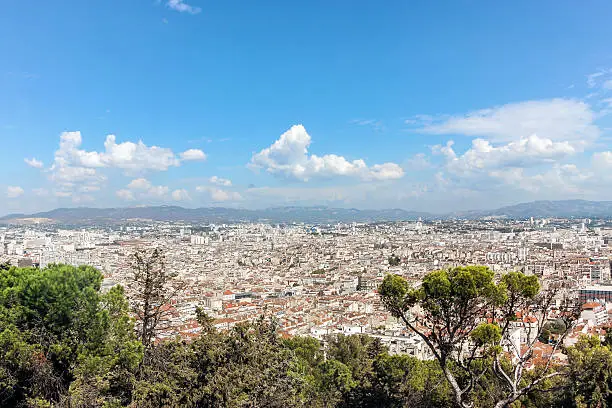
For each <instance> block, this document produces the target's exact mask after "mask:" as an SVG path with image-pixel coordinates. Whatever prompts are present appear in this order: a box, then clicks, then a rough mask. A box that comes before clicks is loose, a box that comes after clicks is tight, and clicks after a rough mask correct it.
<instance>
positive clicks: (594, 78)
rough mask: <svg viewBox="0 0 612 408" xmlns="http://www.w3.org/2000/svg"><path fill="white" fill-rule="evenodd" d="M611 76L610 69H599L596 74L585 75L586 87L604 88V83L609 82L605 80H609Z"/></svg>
mask: <svg viewBox="0 0 612 408" xmlns="http://www.w3.org/2000/svg"><path fill="white" fill-rule="evenodd" d="M611 74H612V69H600V70H599V71H597V72H594V73H592V74H589V75H587V86H588V87H589V88H595V87H598V86H599V85H602V83H603V87H604V88H605V83H606V82H609V80H607V79H606V78H609V77H610V75H611Z"/></svg>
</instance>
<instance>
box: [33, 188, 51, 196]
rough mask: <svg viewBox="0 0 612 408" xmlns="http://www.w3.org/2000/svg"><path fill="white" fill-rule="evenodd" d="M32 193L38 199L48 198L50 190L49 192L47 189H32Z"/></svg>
mask: <svg viewBox="0 0 612 408" xmlns="http://www.w3.org/2000/svg"><path fill="white" fill-rule="evenodd" d="M32 192H33V193H34V195H35V196H38V197H46V196H48V195H49V190H47V189H46V188H34V189H32Z"/></svg>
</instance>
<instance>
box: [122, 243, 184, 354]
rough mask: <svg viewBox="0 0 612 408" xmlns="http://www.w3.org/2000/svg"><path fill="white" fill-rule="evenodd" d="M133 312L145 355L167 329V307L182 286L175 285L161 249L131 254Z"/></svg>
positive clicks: (130, 286)
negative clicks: (157, 336)
mask: <svg viewBox="0 0 612 408" xmlns="http://www.w3.org/2000/svg"><path fill="white" fill-rule="evenodd" d="M131 267H132V273H133V275H132V276H133V282H132V283H131V284H130V285H128V287H129V288H130V289H131V291H132V292H133V293H132V300H133V304H134V307H133V312H134V313H135V314H136V316H137V318H138V326H137V330H138V338H139V339H140V341H141V342H142V344H143V346H144V347H145V356H146V352H147V351H148V349H149V348H150V347H151V343H152V341H153V339H154V338H155V334H156V333H157V331H158V330H160V329H162V328H164V327H162V326H160V324H163V323H164V319H165V317H166V315H167V312H166V309H165V308H166V307H167V305H168V303H169V301H170V299H172V298H173V297H174V296H175V295H176V294H177V292H178V291H179V290H180V289H181V287H180V286H178V285H177V286H175V287H172V286H171V282H170V281H171V277H170V275H169V274H168V270H167V268H166V261H165V257H164V255H163V254H162V252H161V251H160V250H159V249H158V248H154V249H153V250H150V251H147V250H138V251H136V252H135V253H134V254H133V255H132V257H131Z"/></svg>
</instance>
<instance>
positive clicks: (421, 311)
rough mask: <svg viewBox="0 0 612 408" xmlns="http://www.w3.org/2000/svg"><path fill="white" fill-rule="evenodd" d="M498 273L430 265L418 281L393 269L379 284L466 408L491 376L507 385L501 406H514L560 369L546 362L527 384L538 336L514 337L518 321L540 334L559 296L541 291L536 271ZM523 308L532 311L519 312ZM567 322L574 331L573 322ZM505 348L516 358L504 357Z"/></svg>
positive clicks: (387, 301) (385, 300) (390, 305)
mask: <svg viewBox="0 0 612 408" xmlns="http://www.w3.org/2000/svg"><path fill="white" fill-rule="evenodd" d="M494 278H495V277H494V273H493V271H491V270H490V269H489V268H487V267H484V266H466V267H456V268H451V269H446V270H439V271H433V272H430V273H428V274H427V275H426V276H425V277H424V278H423V281H422V284H421V285H420V286H419V287H416V288H413V287H410V285H409V284H408V282H407V281H406V280H405V279H403V278H402V277H400V276H397V275H387V276H386V277H385V279H384V280H383V283H382V284H381V286H380V288H379V293H380V295H381V299H382V302H383V304H384V305H385V307H386V308H387V310H389V312H391V314H392V315H393V316H395V317H397V318H399V319H400V320H401V321H402V322H403V323H404V324H405V325H406V326H407V328H408V329H410V330H411V331H413V332H415V333H416V334H418V335H419V336H420V337H421V338H422V339H423V341H424V342H425V343H426V344H427V346H428V347H429V349H430V350H431V352H432V353H433V355H434V357H435V359H436V360H437V362H438V363H439V365H440V368H441V369H442V373H443V374H444V376H445V378H446V380H447V381H448V383H449V385H450V386H451V389H452V391H453V393H454V396H455V403H456V404H457V405H458V406H460V407H465V408H470V407H473V406H474V404H475V402H476V401H477V394H478V389H479V388H482V384H483V381H484V380H485V379H487V378H488V377H489V378H490V376H491V375H494V376H496V377H497V379H498V380H500V384H499V386H500V389H501V390H503V389H504V388H505V393H501V394H500V396H499V397H498V398H497V402H496V404H495V405H496V406H498V407H505V406H509V405H510V404H512V403H513V402H514V401H517V400H518V399H520V398H521V397H522V396H523V395H525V394H527V393H529V392H530V391H531V390H532V389H533V388H535V387H538V386H541V385H543V384H544V383H545V380H546V379H548V378H549V377H552V376H554V375H557V373H555V372H549V370H548V369H549V368H552V367H550V366H549V365H548V364H547V365H546V369H544V370H543V372H541V373H540V377H538V378H536V379H534V380H533V381H531V382H530V383H529V384H527V385H526V384H525V381H524V380H523V375H524V367H525V366H526V364H527V363H528V362H529V361H530V360H531V359H532V357H533V353H532V350H533V347H534V344H535V342H533V341H530V342H529V343H528V344H527V345H526V346H527V351H524V350H521V347H518V346H517V345H516V344H515V343H513V342H512V341H511V337H510V336H511V331H512V330H513V329H514V326H516V325H519V326H520V327H523V328H525V329H526V330H527V331H528V332H530V331H532V330H533V331H534V333H535V334H539V333H541V331H542V327H543V325H544V320H545V317H546V313H545V312H546V311H547V309H548V307H549V306H550V305H551V301H552V298H553V296H546V295H542V296H539V292H540V285H539V283H538V280H537V278H536V277H535V276H528V275H524V274H523V273H520V272H510V273H507V274H505V275H503V276H502V277H501V279H499V281H497V282H496V281H495V279H494ZM415 306H418V308H415ZM413 310H416V313H413ZM523 315H524V316H527V318H526V319H521V320H518V319H517V316H523ZM534 316H537V317H534ZM532 319H533V324H532ZM564 327H565V333H567V331H568V330H569V328H570V324H569V322H568V323H567V324H565V325H564ZM536 332H537V333H536ZM534 337H536V338H537V337H538V336H537V335H536V336H534ZM556 347H557V345H555V348H556ZM504 350H506V351H508V352H509V353H510V354H511V355H512V357H513V359H512V360H513V361H515V363H514V364H508V362H507V361H504V357H503V351H504ZM549 361H550V360H549ZM487 376H488V377H487ZM496 381H497V380H496Z"/></svg>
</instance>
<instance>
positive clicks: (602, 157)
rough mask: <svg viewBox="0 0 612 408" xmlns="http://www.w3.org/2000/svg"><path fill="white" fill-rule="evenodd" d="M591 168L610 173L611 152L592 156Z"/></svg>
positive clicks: (611, 164) (611, 167) (611, 165)
mask: <svg viewBox="0 0 612 408" xmlns="http://www.w3.org/2000/svg"><path fill="white" fill-rule="evenodd" d="M593 166H594V167H595V168H596V169H599V170H602V171H606V170H607V171H608V172H610V171H612V151H607V152H597V153H595V154H593Z"/></svg>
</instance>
